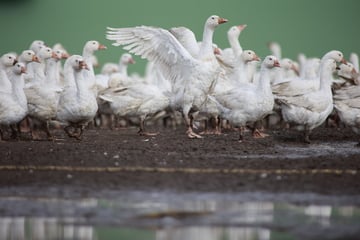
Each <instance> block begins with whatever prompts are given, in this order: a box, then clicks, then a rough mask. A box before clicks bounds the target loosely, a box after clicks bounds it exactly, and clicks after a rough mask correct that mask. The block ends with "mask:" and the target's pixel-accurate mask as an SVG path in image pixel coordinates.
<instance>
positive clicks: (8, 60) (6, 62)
mask: <svg viewBox="0 0 360 240" xmlns="http://www.w3.org/2000/svg"><path fill="white" fill-rule="evenodd" d="M0 62H1V65H2V66H4V67H10V66H13V65H15V64H16V63H17V60H16V56H15V55H14V54H12V53H5V54H4V55H2V56H1V59H0Z"/></svg>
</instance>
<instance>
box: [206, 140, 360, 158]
mask: <svg viewBox="0 0 360 240" xmlns="http://www.w3.org/2000/svg"><path fill="white" fill-rule="evenodd" d="M356 144H357V142H345V141H342V142H331V143H326V142H324V143H312V144H309V145H307V144H306V145H305V144H304V145H303V146H290V145H286V146H285V145H280V144H279V145H276V146H274V148H273V149H272V150H273V151H274V152H275V153H271V154H249V153H247V154H244V155H236V156H234V155H230V156H229V154H218V155H217V157H227V158H228V157H232V158H236V159H258V158H268V159H295V160H298V159H301V158H309V157H312V158H313V157H320V156H339V157H340V156H345V157H346V156H349V155H351V154H360V148H359V147H355V145H356ZM207 157H211V155H208V156H207Z"/></svg>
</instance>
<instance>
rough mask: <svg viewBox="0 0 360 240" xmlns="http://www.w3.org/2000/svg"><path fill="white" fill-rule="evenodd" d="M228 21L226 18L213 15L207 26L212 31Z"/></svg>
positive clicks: (206, 23)
mask: <svg viewBox="0 0 360 240" xmlns="http://www.w3.org/2000/svg"><path fill="white" fill-rule="evenodd" d="M227 21H228V20H227V19H225V18H222V17H219V16H217V15H212V16H210V17H209V18H208V19H207V20H206V22H205V25H206V26H207V27H209V28H210V29H215V28H216V27H217V26H219V25H220V24H223V23H226V22H227Z"/></svg>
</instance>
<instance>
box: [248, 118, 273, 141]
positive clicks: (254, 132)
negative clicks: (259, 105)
mask: <svg viewBox="0 0 360 240" xmlns="http://www.w3.org/2000/svg"><path fill="white" fill-rule="evenodd" d="M259 125H260V127H258V126H259ZM259 128H263V126H262V121H257V122H255V126H254V127H253V128H251V130H252V135H253V137H254V138H265V137H268V136H269V135H268V134H266V133H263V132H261V131H260V130H259Z"/></svg>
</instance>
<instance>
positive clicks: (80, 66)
mask: <svg viewBox="0 0 360 240" xmlns="http://www.w3.org/2000/svg"><path fill="white" fill-rule="evenodd" d="M79 68H80V69H86V70H89V67H88V65H87V64H86V63H85V62H84V61H80V62H79Z"/></svg>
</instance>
